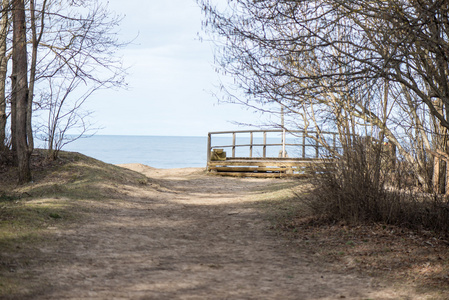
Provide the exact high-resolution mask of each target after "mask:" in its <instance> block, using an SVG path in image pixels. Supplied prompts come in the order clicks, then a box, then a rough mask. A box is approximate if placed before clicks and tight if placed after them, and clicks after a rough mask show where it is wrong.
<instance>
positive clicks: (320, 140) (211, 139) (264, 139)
mask: <svg viewBox="0 0 449 300" xmlns="http://www.w3.org/2000/svg"><path fill="white" fill-rule="evenodd" d="M223 136H227V139H226V142H223V141H222V140H219V139H217V138H218V137H223ZM239 137H240V138H239ZM239 139H244V142H242V143H240V142H239ZM215 140H219V141H215ZM329 148H332V149H334V150H336V151H338V148H339V145H338V143H337V134H336V133H332V132H321V133H317V132H313V131H299V130H297V131H286V130H241V131H219V132H209V134H208V141H207V170H208V171H209V172H215V173H218V174H219V175H225V176H226V175H227V176H245V177H282V176H305V175H308V174H309V173H310V170H311V169H312V167H313V165H316V164H320V163H324V160H323V155H325V154H326V152H327V151H328V150H329ZM243 149H246V150H245V151H247V152H246V153H247V154H245V155H240V156H237V152H239V153H242V150H243ZM255 149H261V152H256V151H255ZM287 149H290V150H292V149H294V151H287Z"/></svg>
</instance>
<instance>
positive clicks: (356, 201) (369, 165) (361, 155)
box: [303, 140, 449, 234]
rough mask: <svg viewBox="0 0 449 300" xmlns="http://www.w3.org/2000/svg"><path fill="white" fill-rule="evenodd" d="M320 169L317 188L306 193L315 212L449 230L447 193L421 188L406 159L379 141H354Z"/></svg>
mask: <svg viewBox="0 0 449 300" xmlns="http://www.w3.org/2000/svg"><path fill="white" fill-rule="evenodd" d="M317 173H320V174H321V176H318V177H316V182H315V183H316V185H315V186H316V189H315V191H314V192H313V193H311V194H310V195H311V196H310V197H309V198H308V199H303V201H304V202H305V203H306V204H307V205H308V207H309V208H310V209H311V211H312V213H313V214H315V215H318V216H320V217H322V218H326V219H329V220H331V221H344V222H347V223H384V224H391V225H397V226H404V227H408V228H412V229H426V230H432V231H435V232H439V233H444V234H446V233H447V232H448V228H449V204H448V200H447V198H445V197H444V196H441V195H435V194H429V193H424V192H423V191H420V190H419V188H417V187H416V186H414V184H413V182H414V180H413V174H412V172H411V171H410V169H409V168H407V164H406V163H403V162H395V161H394V159H393V158H392V157H391V152H389V151H385V147H384V146H383V145H380V144H379V143H372V142H366V140H365V141H363V140H359V141H352V144H351V146H350V147H345V151H344V153H343V156H342V157H341V158H340V159H337V160H333V161H330V162H329V163H328V164H326V166H325V167H323V168H322V169H320V170H317Z"/></svg>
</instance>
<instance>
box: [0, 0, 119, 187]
mask: <svg viewBox="0 0 449 300" xmlns="http://www.w3.org/2000/svg"><path fill="white" fill-rule="evenodd" d="M0 12H1V19H0V162H1V163H6V164H8V163H9V162H11V163H12V164H13V165H15V166H17V168H18V170H19V172H18V173H17V178H18V181H19V182H20V183H26V182H29V181H31V180H32V176H31V172H30V159H31V155H32V153H33V150H34V148H35V147H34V144H35V143H34V137H35V136H38V138H39V139H40V140H41V141H45V143H46V148H47V149H48V155H47V156H48V159H55V158H56V157H57V155H58V152H59V150H60V149H61V148H62V147H63V146H64V145H65V144H66V143H68V142H70V141H73V140H74V139H77V138H79V137H80V136H81V135H83V134H85V133H86V132H88V131H89V130H92V129H94V128H93V127H92V124H91V121H90V120H89V115H90V114H91V112H89V111H85V110H84V109H83V107H82V106H83V104H84V103H85V101H86V100H87V99H88V98H89V96H90V95H92V93H94V92H96V91H97V90H99V89H104V88H112V87H123V86H124V85H125V84H126V83H125V82H124V81H123V77H124V74H125V70H124V68H123V67H122V65H121V59H120V58H119V57H117V56H116V51H117V49H119V48H121V47H122V46H124V44H122V43H120V42H119V41H118V40H117V37H116V31H117V26H118V25H119V24H120V20H121V17H120V16H117V15H116V14H114V13H111V12H110V11H109V10H108V8H107V5H106V4H104V3H103V2H102V1H97V0H94V1H72V0H71V1H54V0H43V1H35V0H30V1H23V0H2V1H1V3H0ZM11 64H12V69H11V70H10V68H9V66H10V65H11ZM69 131H70V133H71V135H68V133H69Z"/></svg>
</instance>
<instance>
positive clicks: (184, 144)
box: [63, 135, 207, 169]
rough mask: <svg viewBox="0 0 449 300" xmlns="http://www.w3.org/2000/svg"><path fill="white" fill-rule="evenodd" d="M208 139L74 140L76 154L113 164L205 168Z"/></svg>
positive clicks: (68, 148) (72, 148)
mask: <svg viewBox="0 0 449 300" xmlns="http://www.w3.org/2000/svg"><path fill="white" fill-rule="evenodd" d="M206 148H207V138H206V137H174V136H118V135H117V136H115V135H95V136H92V137H88V138H82V139H79V140H76V141H74V142H73V143H70V144H68V145H66V146H65V147H64V149H63V150H66V151H75V152H80V153H82V154H85V155H87V156H91V157H93V158H96V159H99V160H101V161H104V162H106V163H111V164H125V163H141V164H145V165H148V166H151V167H155V168H164V169H168V168H187V167H205V166H206Z"/></svg>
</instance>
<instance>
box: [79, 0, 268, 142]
mask: <svg viewBox="0 0 449 300" xmlns="http://www.w3.org/2000/svg"><path fill="white" fill-rule="evenodd" d="M104 1H106V0H104ZM217 1H223V0H217ZM108 2H109V7H110V9H111V10H113V11H115V12H117V13H119V14H123V15H124V19H123V21H122V24H121V26H120V35H121V39H122V40H125V41H126V40H132V39H133V38H135V37H137V38H135V40H134V41H133V42H132V44H130V45H128V46H127V47H126V49H124V50H121V52H120V53H121V55H122V56H123V60H124V64H125V66H126V67H128V68H129V70H128V73H129V75H128V77H127V79H126V81H127V82H128V83H129V89H128V90H119V91H115V90H114V91H113V90H106V91H100V92H98V93H96V94H94V95H93V96H92V98H91V99H90V100H89V102H88V103H87V104H86V106H85V109H87V110H92V111H94V116H95V121H96V126H99V127H102V129H100V130H99V131H98V132H97V134H107V135H170V136H206V135H207V133H208V132H210V131H228V130H243V129H248V128H249V127H242V126H238V125H236V124H234V123H236V122H237V123H247V124H260V123H261V121H260V114H258V113H254V112H253V111H251V110H248V108H247V107H244V106H241V105H236V104H229V103H226V104H222V103H219V101H218V100H217V98H216V97H215V96H213V95H212V94H211V93H216V92H217V91H218V87H217V86H218V83H219V80H220V77H219V76H218V75H217V73H216V72H215V71H214V65H213V61H214V59H213V47H214V45H213V44H212V43H211V42H208V41H203V42H201V41H200V39H199V37H198V33H200V35H202V36H205V35H204V33H203V31H202V29H201V21H202V19H203V15H202V12H201V9H200V7H199V6H198V5H197V3H196V2H195V0H165V1H160V0H127V1H126V5H125V4H124V2H123V1H122V0H109V1H108ZM222 79H223V78H222ZM224 80H229V79H226V78H224Z"/></svg>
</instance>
